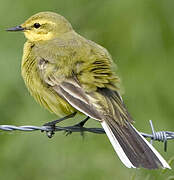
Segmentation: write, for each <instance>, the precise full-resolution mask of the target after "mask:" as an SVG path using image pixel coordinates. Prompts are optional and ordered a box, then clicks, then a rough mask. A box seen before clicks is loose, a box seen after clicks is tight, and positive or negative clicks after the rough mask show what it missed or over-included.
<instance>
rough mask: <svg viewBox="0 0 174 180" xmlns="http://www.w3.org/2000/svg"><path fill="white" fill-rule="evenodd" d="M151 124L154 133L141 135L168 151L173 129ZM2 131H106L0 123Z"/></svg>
mask: <svg viewBox="0 0 174 180" xmlns="http://www.w3.org/2000/svg"><path fill="white" fill-rule="evenodd" d="M150 126H151V129H152V134H147V133H143V132H141V135H142V136H143V137H145V138H150V139H151V144H152V143H153V141H159V142H163V143H164V151H167V141H168V140H171V139H174V132H172V131H158V132H156V131H155V129H154V127H153V124H152V121H151V120H150ZM0 130H1V131H28V132H29V131H30V132H31V131H41V132H46V133H47V136H48V137H52V136H53V134H54V133H55V132H56V131H65V132H68V134H71V133H72V132H81V133H82V132H85V131H86V132H91V133H96V134H104V133H105V131H104V130H103V129H102V128H86V127H79V126H67V127H60V126H55V127H52V126H14V125H0Z"/></svg>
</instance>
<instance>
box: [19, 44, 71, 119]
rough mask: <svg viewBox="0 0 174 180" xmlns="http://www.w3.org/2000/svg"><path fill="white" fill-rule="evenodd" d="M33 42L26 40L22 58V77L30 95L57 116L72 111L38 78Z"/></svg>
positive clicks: (69, 106)
mask: <svg viewBox="0 0 174 180" xmlns="http://www.w3.org/2000/svg"><path fill="white" fill-rule="evenodd" d="M32 46H33V44H32V43H30V42H26V43H25V45H24V53H23V59H22V66H21V70H22V77H23V79H24V82H25V84H26V86H27V88H28V90H29V91H30V93H31V95H32V96H33V97H34V98H35V100H36V101H37V102H39V103H40V104H41V105H42V106H44V107H45V108H46V109H48V110H49V111H51V112H53V113H55V114H57V115H58V116H65V115H67V114H71V113H73V112H74V108H73V107H72V106H71V105H69V104H68V103H67V102H65V101H64V100H63V99H62V98H61V97H59V96H58V95H57V93H56V92H54V91H53V90H52V89H50V88H49V87H48V86H47V85H46V84H45V83H44V82H43V81H42V80H41V78H40V75H39V72H38V69H37V61H36V57H35V56H34V54H33V53H32Z"/></svg>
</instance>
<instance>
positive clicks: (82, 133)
mask: <svg viewBox="0 0 174 180" xmlns="http://www.w3.org/2000/svg"><path fill="white" fill-rule="evenodd" d="M88 119H90V117H89V116H87V117H86V118H85V119H84V120H82V121H80V122H79V123H77V124H75V125H73V126H71V127H72V130H73V129H74V128H77V127H78V128H79V131H80V134H81V136H83V135H84V131H83V130H82V128H83V126H84V125H85V123H86V122H87V121H88ZM70 134H72V131H71V129H69V130H66V136H67V135H70Z"/></svg>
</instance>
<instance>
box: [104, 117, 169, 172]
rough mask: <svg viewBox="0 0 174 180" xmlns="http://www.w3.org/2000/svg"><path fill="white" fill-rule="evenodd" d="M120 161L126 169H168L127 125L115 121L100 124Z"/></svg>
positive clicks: (152, 148) (147, 143)
mask: <svg viewBox="0 0 174 180" xmlns="http://www.w3.org/2000/svg"><path fill="white" fill-rule="evenodd" d="M101 124H102V126H103V128H104V130H105V132H106V134H107V136H108V138H109V140H110V142H111V144H112V146H113V147H114V149H115V151H116V152H117V154H118V156H119V158H120V160H121V161H122V162H123V163H124V164H125V166H127V167H128V168H140V167H143V168H147V169H157V168H160V167H161V168H169V169H171V168H170V166H169V165H168V163H167V162H166V161H165V160H164V159H163V157H162V156H161V155H160V154H159V153H158V152H157V151H156V150H155V148H154V147H153V146H152V145H151V144H150V143H149V142H148V141H147V140H146V139H145V138H144V137H143V136H142V135H141V134H140V133H139V132H138V131H137V130H136V129H135V128H134V127H133V126H132V125H131V124H130V123H129V122H126V123H125V124H124V125H120V124H118V123H117V122H116V121H115V120H111V119H109V120H106V121H103V122H101Z"/></svg>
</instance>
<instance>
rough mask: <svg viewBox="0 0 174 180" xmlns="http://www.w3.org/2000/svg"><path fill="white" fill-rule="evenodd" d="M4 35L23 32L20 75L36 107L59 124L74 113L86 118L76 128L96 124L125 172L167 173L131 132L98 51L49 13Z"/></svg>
mask: <svg viewBox="0 0 174 180" xmlns="http://www.w3.org/2000/svg"><path fill="white" fill-rule="evenodd" d="M7 31H10V32H15V31H19V32H23V33H24V35H25V37H26V39H27V41H26V42H25V44H24V49H23V57H22V63H21V74H22V77H23V79H24V82H25V84H26V86H27V88H28V90H29V92H30V93H31V95H32V96H33V97H34V99H35V100H36V101H37V102H38V103H39V104H40V105H42V106H43V107H45V108H46V109H48V110H49V111H50V112H52V113H55V114H56V115H57V116H58V117H62V119H68V118H70V117H74V116H75V115H76V114H77V113H80V114H84V115H86V117H87V118H86V119H85V120H84V121H82V122H83V123H82V124H85V122H86V121H87V120H88V119H89V118H91V119H93V120H96V121H97V122H99V123H100V124H101V125H102V127H103V129H104V131H105V132H106V134H107V136H108V138H109V140H110V142H111V144H112V146H113V148H114V150H115V151H116V153H117V155H118V157H119V158H120V160H121V161H122V163H123V164H124V165H125V166H126V167H128V168H146V169H158V168H163V169H164V168H169V169H170V166H169V165H168V163H167V162H166V161H165V160H164V159H163V157H162V156H161V155H160V154H159V153H158V151H157V150H156V149H155V148H154V147H153V146H152V145H151V144H150V143H149V142H148V141H147V140H146V139H145V138H144V137H143V136H142V135H141V134H140V132H138V130H136V129H135V127H134V126H133V118H132V117H131V115H130V114H129V112H128V110H127V108H126V106H125V104H124V102H123V99H122V97H121V95H120V88H119V87H120V78H119V77H118V75H117V74H116V73H115V71H114V68H113V67H114V65H115V64H114V62H113V60H112V57H111V55H110V54H109V52H108V51H107V50H106V49H105V48H104V47H102V46H101V45H99V44H97V43H95V42H93V41H91V40H88V39H86V38H84V37H82V36H81V35H80V34H78V33H77V32H76V31H75V30H74V29H73V27H72V25H71V24H70V23H69V21H68V20H67V19H66V18H65V17H63V16H61V15H59V14H57V13H55V12H39V13H37V14H35V15H33V16H31V17H30V18H29V19H27V20H26V21H25V22H24V23H22V24H21V25H19V26H15V27H12V28H9V29H7ZM57 122H58V121H52V122H51V123H50V124H49V123H48V124H49V125H51V124H52V125H54V124H56V123H57ZM82 124H81V125H82Z"/></svg>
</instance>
